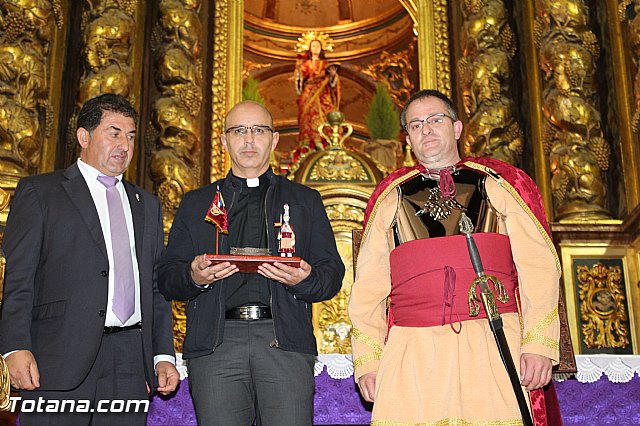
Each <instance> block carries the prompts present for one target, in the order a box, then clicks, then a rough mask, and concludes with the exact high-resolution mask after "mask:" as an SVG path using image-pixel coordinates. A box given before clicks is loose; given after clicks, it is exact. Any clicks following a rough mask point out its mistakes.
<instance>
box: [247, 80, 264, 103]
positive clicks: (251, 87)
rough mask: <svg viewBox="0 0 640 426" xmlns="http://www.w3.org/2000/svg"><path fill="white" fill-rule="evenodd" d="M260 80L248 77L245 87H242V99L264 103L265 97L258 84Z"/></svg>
mask: <svg viewBox="0 0 640 426" xmlns="http://www.w3.org/2000/svg"><path fill="white" fill-rule="evenodd" d="M259 84H260V81H259V80H258V79H256V78H253V77H252V76H249V77H247V80H246V81H245V82H244V88H243V89H242V100H244V101H255V102H257V103H259V104H260V105H262V106H265V104H264V98H263V97H262V95H261V94H260V89H259V88H258V85H259Z"/></svg>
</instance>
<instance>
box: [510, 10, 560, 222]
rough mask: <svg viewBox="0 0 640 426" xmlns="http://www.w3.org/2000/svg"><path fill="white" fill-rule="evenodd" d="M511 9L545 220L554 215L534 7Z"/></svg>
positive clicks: (551, 218)
mask: <svg viewBox="0 0 640 426" xmlns="http://www.w3.org/2000/svg"><path fill="white" fill-rule="evenodd" d="M514 10H516V11H518V12H519V15H521V17H522V31H521V34H522V40H521V43H520V44H521V49H522V52H523V58H524V68H525V70H526V71H525V77H524V78H525V81H527V82H528V84H527V86H528V91H529V96H528V98H527V102H528V104H527V113H528V115H529V121H530V123H531V126H530V127H531V140H530V141H529V143H530V145H531V150H532V152H533V159H534V161H533V163H534V180H535V181H536V184H537V185H538V188H539V189H540V195H541V196H542V201H543V202H544V209H545V213H546V215H547V218H548V219H549V221H552V220H553V218H554V215H553V199H552V197H551V181H550V172H549V161H548V160H547V156H546V154H545V152H544V149H543V144H542V141H543V132H542V129H543V123H544V116H543V114H542V75H541V70H540V62H539V60H538V59H539V58H538V49H537V46H536V43H535V40H534V38H535V37H534V26H535V10H534V6H533V2H530V1H524V2H516V3H515V4H514Z"/></svg>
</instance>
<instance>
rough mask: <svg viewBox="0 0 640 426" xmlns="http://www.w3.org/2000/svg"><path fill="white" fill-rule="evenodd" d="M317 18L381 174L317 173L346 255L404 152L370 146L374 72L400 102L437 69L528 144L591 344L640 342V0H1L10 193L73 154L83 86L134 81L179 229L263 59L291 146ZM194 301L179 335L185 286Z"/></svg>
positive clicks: (157, 174)
mask: <svg viewBox="0 0 640 426" xmlns="http://www.w3.org/2000/svg"><path fill="white" fill-rule="evenodd" d="M286 11H294V12H295V13H297V14H298V15H297V16H294V17H292V16H291V15H287V12H286ZM303 18H304V19H303ZM312 30H314V31H322V32H324V33H326V34H328V35H329V36H330V37H332V38H333V39H334V41H335V45H336V50H335V51H334V52H333V53H332V54H331V55H330V57H331V59H332V60H334V61H338V62H341V64H342V65H341V79H342V81H343V83H344V87H345V92H344V93H345V96H344V99H345V102H344V105H343V106H344V107H341V108H340V109H341V110H342V111H343V112H344V113H345V114H346V123H349V124H350V125H351V126H352V127H353V135H352V136H351V137H349V138H347V139H345V140H344V147H343V148H340V149H342V151H340V152H343V153H345V155H346V154H349V155H352V154H350V153H355V154H353V155H356V156H357V157H358V159H359V160H358V161H361V163H359V164H361V165H362V167H365V165H366V167H368V168H370V169H371V173H372V174H371V176H374V179H373V181H371V182H367V183H364V182H360V183H358V182H357V181H354V178H353V176H350V177H349V179H346V180H342V181H341V180H339V179H338V180H334V181H332V182H320V181H316V182H315V184H314V183H312V182H311V181H309V180H304V181H305V183H307V184H313V185H314V186H315V187H316V188H317V189H318V190H320V192H321V193H322V195H323V200H324V201H325V205H326V208H327V212H328V214H329V217H330V218H331V219H332V223H333V225H334V231H335V233H336V237H337V240H338V244H339V246H340V252H341V254H342V255H343V257H344V260H345V264H347V265H348V266H349V265H351V261H352V259H351V253H350V244H349V243H350V238H351V237H350V231H351V229H354V228H357V227H358V226H359V225H361V223H362V219H363V214H362V211H363V210H364V206H365V204H366V200H367V198H368V196H369V194H370V193H371V191H372V188H373V185H374V181H378V180H379V179H380V178H381V177H382V175H383V174H382V172H381V170H382V171H388V170H384V169H380V168H378V169H377V171H376V166H377V164H376V163H375V161H373V160H372V159H371V158H370V157H368V156H367V155H366V154H364V153H362V152H361V151H362V145H363V141H365V140H367V138H368V130H367V128H366V125H365V124H364V123H365V121H364V115H365V114H366V112H367V110H368V103H369V101H370V99H371V97H372V94H373V92H374V91H375V84H376V83H378V82H382V83H384V84H386V85H388V87H389V89H390V92H391V94H392V97H393V98H394V101H395V103H396V105H397V106H398V107H400V106H401V105H402V103H403V101H404V100H406V98H407V96H408V94H409V93H411V92H412V91H415V90H417V89H418V88H437V89H439V90H441V91H443V92H445V93H447V94H449V95H451V96H452V97H453V99H454V100H455V102H456V103H457V104H458V107H459V108H458V109H459V110H460V112H461V116H462V120H463V122H464V124H465V128H466V130H465V132H464V134H463V137H462V138H461V141H460V148H461V150H462V151H464V153H465V154H467V155H474V156H487V155H488V156H493V157H496V158H500V159H502V160H505V161H508V162H510V163H513V164H517V165H519V166H520V167H522V168H523V169H524V170H525V171H527V172H528V173H529V174H530V175H531V176H533V177H534V179H535V181H536V182H537V184H538V185H539V187H540V190H541V195H542V199H543V201H544V202H545V205H546V209H547V216H548V218H549V220H550V222H551V227H552V230H553V233H554V239H555V241H556V243H557V245H558V247H559V251H560V253H561V256H562V261H563V269H564V291H565V294H566V299H567V311H568V314H569V323H570V324H571V331H572V339H573V345H574V348H575V349H576V351H577V352H578V353H592V352H607V353H638V350H639V348H638V339H639V338H640V329H639V327H640V300H639V289H638V282H639V278H640V276H639V269H640V267H639V265H640V235H639V228H640V206H639V204H640V174H639V173H638V169H639V166H640V148H639V147H640V143H639V142H640V141H639V140H638V139H639V130H640V124H639V123H640V118H639V117H640V69H639V64H640V0H604V1H595V0H560V1H549V0H533V1H525V2H521V1H515V0H467V1H453V0H376V1H373V2H371V1H367V2H364V1H362V2H361V1H358V0H337V1H336V2H321V1H319V0H308V1H295V0H292V1H276V0H264V1H263V0H260V1H258V0H255V1H242V0H238V1H234V0H218V1H212V2H203V1H201V0H159V1H157V2H142V1H139V0H85V1H78V2H72V1H70V0H51V1H46V0H39V1H37V2H34V1H30V0H1V1H0V58H1V60H0V189H1V190H2V192H1V195H2V197H1V198H2V200H5V199H9V198H10V197H11V196H12V194H13V191H14V189H15V186H16V183H17V181H18V180H19V179H20V177H22V176H25V175H29V174H35V173H43V172H47V171H51V170H54V169H57V168H62V167H66V166H68V165H69V164H70V163H71V162H72V161H74V160H75V158H76V155H77V144H76V143H75V141H74V140H73V137H72V136H73V133H74V132H73V131H71V132H69V131H68V129H69V128H71V129H73V126H74V123H75V115H76V114H77V111H78V108H79V106H80V105H81V104H82V102H84V101H85V100H86V99H88V98H90V97H91V96H93V95H95V94H97V93H102V92H116V93H120V94H123V95H125V96H127V97H128V98H129V99H131V101H132V102H133V104H134V105H135V106H136V108H137V109H138V110H139V111H140V114H141V119H140V120H139V134H140V135H142V137H140V138H139V141H138V146H137V148H136V155H135V157H134V161H133V163H132V166H131V167H130V170H129V171H128V172H127V178H128V179H130V180H132V181H135V182H137V183H138V184H140V185H141V186H144V187H146V188H148V189H149V190H152V191H154V192H155V193H156V194H157V195H158V196H159V197H160V198H161V200H162V202H163V205H164V214H165V229H167V230H168V229H169V227H170V225H171V222H172V219H173V214H174V213H175V210H176V208H177V206H178V204H179V202H180V200H181V198H182V195H183V194H184V193H185V192H186V191H189V190H191V189H193V188H196V187H198V186H200V185H202V184H205V183H207V182H209V181H211V180H213V179H217V178H219V177H221V176H223V175H224V174H225V172H226V171H227V170H228V168H229V161H228V158H227V157H226V156H225V155H224V153H223V151H222V148H221V146H220V143H219V135H220V132H221V130H222V126H223V123H222V121H223V117H224V115H225V113H226V111H227V110H228V109H229V108H230V107H231V106H232V105H234V104H235V103H236V102H238V101H239V100H241V99H242V87H243V83H244V81H245V80H246V78H247V77H248V76H253V77H257V78H259V79H260V81H261V83H260V86H259V87H260V89H261V91H263V92H264V93H265V95H266V96H265V98H266V100H267V106H268V107H269V108H270V109H271V110H273V111H274V117H275V122H276V123H275V124H276V127H277V128H278V130H279V131H280V132H281V134H282V135H283V144H282V146H281V147H280V148H279V152H278V157H277V158H276V161H279V160H282V159H286V156H287V152H288V150H291V149H292V148H293V147H294V146H293V143H294V142H293V139H294V136H295V133H296V122H295V120H294V119H293V118H295V116H294V115H293V114H292V113H291V105H293V104H295V92H294V91H293V90H292V89H291V87H292V86H291V84H292V82H291V75H292V70H293V63H294V61H295V50H294V47H295V43H296V40H297V37H299V36H300V35H301V33H302V32H304V31H312ZM399 142H401V143H403V142H404V141H403V138H401V140H400V141H399ZM337 151H339V150H336V151H335V152H337ZM328 152H330V153H331V152H334V151H331V150H329V151H328ZM335 152H334V154H335ZM402 154H403V153H402V152H400V153H398V156H397V158H398V164H397V165H398V166H399V165H401V164H402V161H403V155H402ZM329 157H331V158H333V159H334V160H335V158H337V157H336V155H333V154H332V156H329ZM314 158H316V157H314V156H313V155H310V156H308V158H306V160H303V161H302V162H300V164H299V165H297V166H295V165H294V166H295V167H294V168H295V170H297V171H295V172H292V173H291V174H292V176H291V177H292V178H295V179H300V176H301V175H300V173H302V171H304V170H308V169H309V168H312V167H311V165H310V164H309V162H311V161H313V159H314ZM323 158H324V160H323V161H325V163H326V161H328V160H327V156H323ZM316 160H317V158H316ZM343 160H344V158H343ZM409 160H410V158H409ZM304 161H306V163H305V162H304ZM341 161H342V160H341ZM326 164H328V163H326ZM326 164H325V165H326ZM290 166H291V165H290ZM327 167H328V166H327ZM2 205H3V206H4V207H3V209H2V212H1V214H0V222H1V225H2V226H4V223H5V222H6V216H7V212H8V211H9V208H10V204H7V203H4V202H3V203H2ZM2 260H3V259H2ZM351 273H352V271H348V272H347V275H349V276H348V277H347V278H345V287H344V289H343V290H345V292H347V293H348V290H349V286H350V283H351V282H352V276H351V275H350V274H351ZM345 292H341V295H339V297H338V298H336V299H335V300H334V301H332V302H330V303H325V304H323V305H322V306H318V307H316V311H315V313H314V321H315V324H316V326H317V327H318V330H317V335H318V341H319V343H320V349H321V351H322V352H325V353H327V352H338V353H348V352H349V347H348V343H346V342H347V341H348V339H346V335H347V334H348V327H349V326H348V318H347V317H346V311H345V302H346V297H345ZM175 315H176V328H175V331H176V335H177V340H176V346H177V347H178V349H180V344H181V338H180V336H181V333H184V321H183V320H184V318H183V311H181V309H180V307H179V306H178V305H176V309H175ZM345 339H346V340H345Z"/></svg>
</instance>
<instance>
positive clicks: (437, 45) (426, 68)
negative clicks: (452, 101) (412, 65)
mask: <svg viewBox="0 0 640 426" xmlns="http://www.w3.org/2000/svg"><path fill="white" fill-rule="evenodd" d="M400 3H402V5H403V6H404V7H405V9H407V11H408V12H409V15H411V18H412V19H413V20H414V22H416V27H417V28H416V29H417V32H418V64H419V68H420V70H419V72H420V88H421V89H438V90H440V91H441V92H442V93H445V94H446V95H448V96H451V65H450V61H449V35H448V34H449V25H448V13H447V0H400Z"/></svg>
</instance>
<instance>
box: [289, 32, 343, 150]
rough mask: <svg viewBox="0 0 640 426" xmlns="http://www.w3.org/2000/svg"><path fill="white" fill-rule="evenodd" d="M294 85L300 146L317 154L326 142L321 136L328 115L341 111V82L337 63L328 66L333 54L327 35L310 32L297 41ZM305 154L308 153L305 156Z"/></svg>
mask: <svg viewBox="0 0 640 426" xmlns="http://www.w3.org/2000/svg"><path fill="white" fill-rule="evenodd" d="M296 48H297V51H298V59H297V61H296V70H295V84H296V93H297V94H298V125H299V127H300V133H299V135H298V146H299V147H300V148H302V147H308V150H311V151H313V150H315V149H316V148H319V147H320V146H322V147H324V146H325V145H326V142H324V141H323V139H322V138H321V137H320V134H319V133H318V126H320V125H321V124H322V123H324V122H325V117H326V115H327V113H329V112H331V111H337V110H338V109H339V107H340V80H339V77H338V68H339V65H340V64H338V63H329V62H328V61H327V60H326V58H325V51H332V50H333V44H332V42H331V39H330V38H329V36H328V35H326V34H323V33H316V32H313V31H311V32H308V33H305V34H303V35H302V37H299V38H298V44H297V46H296ZM304 154H306V152H304Z"/></svg>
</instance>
